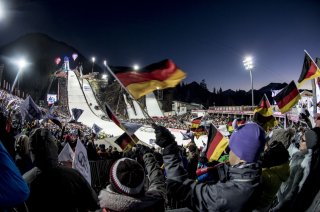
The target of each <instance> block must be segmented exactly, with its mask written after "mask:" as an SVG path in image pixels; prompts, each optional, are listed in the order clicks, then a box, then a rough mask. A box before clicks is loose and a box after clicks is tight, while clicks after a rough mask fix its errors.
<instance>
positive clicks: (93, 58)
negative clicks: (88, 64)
mask: <svg viewBox="0 0 320 212" xmlns="http://www.w3.org/2000/svg"><path fill="white" fill-rule="evenodd" d="M91 60H92V70H91V73H93V66H94V62H95V61H96V58H95V57H92V58H91Z"/></svg>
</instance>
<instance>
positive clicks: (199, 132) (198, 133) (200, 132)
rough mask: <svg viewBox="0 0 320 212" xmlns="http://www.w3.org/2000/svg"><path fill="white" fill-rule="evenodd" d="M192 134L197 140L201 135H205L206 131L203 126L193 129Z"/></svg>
mask: <svg viewBox="0 0 320 212" xmlns="http://www.w3.org/2000/svg"><path fill="white" fill-rule="evenodd" d="M193 134H194V136H195V137H196V138H197V139H199V137H200V136H202V135H206V134H207V131H206V128H205V126H199V127H198V128H197V129H195V131H194V133H193Z"/></svg>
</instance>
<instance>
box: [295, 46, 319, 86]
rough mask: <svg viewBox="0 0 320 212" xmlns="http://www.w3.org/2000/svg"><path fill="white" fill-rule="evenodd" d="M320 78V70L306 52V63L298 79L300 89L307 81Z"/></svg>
mask: <svg viewBox="0 0 320 212" xmlns="http://www.w3.org/2000/svg"><path fill="white" fill-rule="evenodd" d="M319 76H320V70H319V68H318V66H317V65H316V64H315V62H314V61H313V60H312V59H311V57H310V56H309V54H308V53H307V52H306V53H305V56H304V62H303V66H302V72H301V74H300V77H299V79H298V87H300V86H301V85H302V83H304V82H305V81H307V80H310V79H314V78H316V77H319Z"/></svg>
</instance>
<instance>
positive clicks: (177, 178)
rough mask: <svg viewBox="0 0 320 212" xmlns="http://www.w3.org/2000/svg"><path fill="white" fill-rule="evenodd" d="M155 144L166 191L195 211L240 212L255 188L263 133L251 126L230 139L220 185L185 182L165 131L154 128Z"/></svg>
mask: <svg viewBox="0 0 320 212" xmlns="http://www.w3.org/2000/svg"><path fill="white" fill-rule="evenodd" d="M154 127H155V133H156V143H157V144H158V145H159V146H161V147H163V148H164V150H163V157H164V164H165V169H166V174H167V188H168V192H169V193H170V194H171V195H172V196H175V197H176V198H177V199H178V200H181V201H184V203H185V204H186V205H187V206H188V207H189V208H190V209H192V210H196V211H244V210H245V209H246V208H249V207H250V204H251V202H250V198H251V197H252V194H253V192H254V191H255V189H256V188H257V186H258V185H259V181H260V174H261V167H260V165H259V164H258V163H257V161H258V158H259V155H260V153H261V152H262V151H263V147H264V144H265V132H264V130H263V129H262V128H261V127H260V126H258V125H257V124H255V123H248V124H245V125H242V126H241V127H239V129H238V131H236V132H234V133H233V134H232V136H231V139H230V144H229V145H230V153H229V154H230V157H229V159H230V163H229V164H225V165H223V166H221V167H220V174H221V175H220V182H217V183H216V184H203V183H199V184H197V183H196V182H195V181H193V180H190V179H188V177H187V176H188V175H187V172H186V170H185V169H184V168H183V165H182V163H181V159H180V157H179V154H178V151H179V150H178V146H177V143H176V142H175V138H174V137H173V135H172V134H171V133H170V131H168V130H167V129H166V128H164V127H162V126H154Z"/></svg>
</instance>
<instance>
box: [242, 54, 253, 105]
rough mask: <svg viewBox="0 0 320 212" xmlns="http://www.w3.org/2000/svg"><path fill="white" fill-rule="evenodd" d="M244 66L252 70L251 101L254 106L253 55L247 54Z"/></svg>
mask: <svg viewBox="0 0 320 212" xmlns="http://www.w3.org/2000/svg"><path fill="white" fill-rule="evenodd" d="M243 65H244V68H245V69H246V70H247V71H249V72H250V79H251V98H252V99H251V102H252V106H254V94H253V78H252V70H253V67H254V66H253V58H252V57H251V56H247V57H246V58H245V59H244V61H243Z"/></svg>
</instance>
